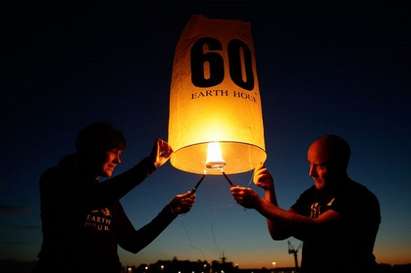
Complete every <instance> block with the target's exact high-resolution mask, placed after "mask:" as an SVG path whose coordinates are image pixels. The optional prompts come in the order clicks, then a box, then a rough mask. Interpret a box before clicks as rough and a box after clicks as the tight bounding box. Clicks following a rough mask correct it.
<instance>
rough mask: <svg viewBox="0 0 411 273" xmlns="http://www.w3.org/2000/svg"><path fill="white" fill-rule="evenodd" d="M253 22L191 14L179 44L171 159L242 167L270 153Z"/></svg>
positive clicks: (228, 169) (188, 164)
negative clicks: (261, 97)
mask: <svg viewBox="0 0 411 273" xmlns="http://www.w3.org/2000/svg"><path fill="white" fill-rule="evenodd" d="M254 52H255V51H254V44H253V40H252V35H251V25H250V23H248V22H243V21H237V20H222V19H208V18H206V17H204V16H199V15H197V16H192V17H191V19H190V21H189V22H188V24H187V25H186V26H185V28H184V30H183V33H182V35H181V37H180V40H179V42H178V44H177V47H176V52H175V57H174V63H173V75H172V81H171V93H170V120H169V138H168V142H169V143H170V145H171V147H173V150H174V153H173V154H172V156H171V164H172V165H173V166H174V167H175V168H177V169H180V170H183V171H187V172H191V173H198V174H222V172H225V173H227V174H230V173H240V172H246V171H249V170H251V169H253V168H254V167H255V166H257V165H258V164H260V163H263V162H264V161H265V159H266V153H265V144H264V128H263V119H262V111H261V99H260V91H259V84H258V78H257V70H256V62H255V53H254Z"/></svg>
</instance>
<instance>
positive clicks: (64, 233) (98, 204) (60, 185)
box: [34, 156, 175, 273]
mask: <svg viewBox="0 0 411 273" xmlns="http://www.w3.org/2000/svg"><path fill="white" fill-rule="evenodd" d="M153 168H154V167H153V166H152V163H151V162H150V161H149V160H143V161H141V162H140V163H139V164H138V165H136V166H135V167H134V168H132V169H130V170H129V171H127V172H125V173H123V174H120V175H119V176H116V177H113V178H111V179H110V181H106V182H98V181H97V180H96V179H95V178H93V177H90V176H88V175H87V174H86V173H84V172H83V171H82V170H81V169H80V168H79V166H78V161H77V158H76V157H75V156H69V157H67V158H65V159H64V160H63V161H62V162H61V163H60V164H59V165H58V166H56V167H53V168H50V169H48V170H47V171H46V172H45V173H44V174H43V175H42V177H41V179H40V195H41V220H42V231H43V243H42V248H41V251H40V254H39V261H38V263H37V266H36V267H35V270H34V271H35V272H54V271H56V270H57V271H58V272H70V273H72V272H107V273H108V272H110V273H113V272H116V273H117V272H120V271H121V264H120V260H119V257H118V254H117V246H118V245H120V246H121V247H122V248H124V249H126V250H128V251H131V252H134V253H136V252H138V251H139V250H140V249H142V248H143V247H145V246H146V245H147V244H149V243H150V242H151V241H152V240H154V238H156V237H157V236H158V235H159V234H160V233H161V231H162V230H164V228H165V227H167V225H168V224H169V223H170V222H171V221H172V220H173V219H174V217H175V216H174V215H172V214H171V213H170V210H169V209H168V207H167V206H166V207H165V208H164V209H163V210H162V211H161V212H160V213H159V214H158V215H157V216H156V217H155V218H154V219H153V221H151V222H150V223H148V224H147V225H145V226H144V227H142V228H140V229H139V230H135V229H134V227H133V226H132V224H131V222H130V221H129V219H128V217H127V216H126V214H125V213H124V210H123V208H122V206H121V204H120V202H119V200H120V198H121V197H122V196H124V195H125V194H126V193H127V192H129V191H130V190H131V189H132V188H133V187H134V186H136V185H137V184H139V183H140V182H141V181H142V180H143V179H144V178H145V177H146V176H147V175H148V174H149V173H151V172H152V171H153Z"/></svg>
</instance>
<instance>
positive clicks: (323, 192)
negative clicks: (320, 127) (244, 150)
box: [231, 135, 381, 273]
mask: <svg viewBox="0 0 411 273" xmlns="http://www.w3.org/2000/svg"><path fill="white" fill-rule="evenodd" d="M350 154H351V150H350V147H349V145H348V143H347V142H346V141H345V140H344V139H342V138H341V137H339V136H336V135H325V136H322V137H320V138H318V139H316V140H315V141H314V142H313V143H312V144H311V145H310V146H309V148H308V152H307V159H308V164H309V171H308V175H309V176H310V177H311V178H312V179H313V182H314V185H313V186H311V187H310V188H309V189H307V190H306V191H305V192H303V193H302V194H301V195H300V197H299V198H298V200H297V201H296V203H295V204H294V205H293V206H291V208H290V209H289V210H284V209H282V208H280V207H279V206H278V203H277V198H276V194H275V188H274V182H273V178H272V176H271V174H270V173H269V171H268V170H267V169H266V168H265V167H260V168H257V169H256V170H255V172H254V179H253V180H254V183H255V184H256V185H257V186H258V187H261V188H262V189H264V197H263V198H260V197H259V196H258V194H257V193H256V192H255V191H254V190H252V189H251V188H248V187H240V186H233V187H231V193H232V195H233V197H234V199H235V200H236V201H237V202H238V203H239V204H240V205H242V206H244V207H246V208H253V209H256V210H257V211H258V212H259V213H261V214H262V215H263V216H265V217H266V218H267V224H268V230H269V232H270V235H271V237H272V238H273V239H274V240H283V239H286V238H288V237H290V236H293V237H295V238H297V239H299V240H302V241H303V243H304V244H303V253H302V262H301V272H302V273H311V272H312V273H321V272H328V273H333V272H341V273H342V272H373V271H374V270H375V265H376V263H375V257H374V255H373V248H374V242H375V238H376V235H377V231H378V227H379V224H380V221H381V217H380V208H379V202H378V200H377V198H376V197H375V195H374V194H373V193H371V192H370V191H369V190H368V189H367V188H366V187H365V186H363V185H361V184H359V183H357V182H354V181H353V180H351V178H350V177H349V176H348V174H347V167H348V163H349V159H350Z"/></svg>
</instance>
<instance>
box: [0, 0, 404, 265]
mask: <svg viewBox="0 0 411 273" xmlns="http://www.w3.org/2000/svg"><path fill="white" fill-rule="evenodd" d="M134 2H135V3H134V4H130V3H116V2H111V3H101V2H100V1H96V2H95V3H93V2H90V3H88V4H84V3H83V4H82V5H74V4H62V3H58V4H56V3H43V4H41V3H37V2H33V3H31V2H28V3H17V4H10V5H9V6H5V7H4V8H2V14H1V15H2V16H1V26H2V39H1V40H2V42H1V52H0V56H1V64H0V67H1V76H0V79H1V82H0V89H1V91H2V94H3V99H2V107H1V111H2V115H1V116H2V117H3V118H2V125H3V126H2V134H1V140H2V143H4V146H3V148H2V151H3V155H4V156H3V160H2V164H1V165H2V166H1V170H2V172H1V174H2V178H1V179H0V224H1V226H0V230H1V232H0V257H2V258H14V259H23V260H33V259H34V258H35V256H36V254H37V252H38V250H39V247H40V243H41V230H40V217H39V197H38V190H37V181H38V177H39V175H40V174H41V172H42V171H44V170H45V169H46V168H47V167H49V166H51V165H53V164H55V163H56V162H57V161H58V160H59V159H60V158H61V157H62V156H63V155H64V154H67V153H70V152H72V151H73V150H74V144H73V141H74V138H75V136H76V134H77V132H78V130H79V129H80V128H82V127H83V126H85V125H87V124H89V123H90V122H93V121H96V120H109V121H112V122H113V123H114V125H115V126H117V127H118V128H120V129H122V130H123V131H124V133H125V135H126V137H127V139H128V143H129V145H128V149H127V150H126V152H125V164H123V166H122V167H121V168H120V169H119V171H121V170H125V169H127V168H129V167H130V166H132V165H133V164H135V163H136V162H138V161H139V160H140V159H142V158H143V157H144V156H145V155H146V154H147V153H148V152H149V151H150V149H151V144H152V141H153V139H154V138H156V137H162V138H164V139H167V129H168V110H169V109H168V103H169V85H170V80H171V72H172V71H171V68H172V60H173V54H174V49H175V45H176V42H177V40H178V38H179V35H180V31H181V30H182V28H183V27H184V25H185V23H186V22H187V21H188V19H189V17H190V15H191V14H204V15H208V16H214V17H219V18H236V19H243V20H249V21H250V22H251V24H252V31H253V34H254V42H255V46H256V54H257V68H258V75H259V80H260V90H261V96H262V107H263V118H264V125H265V139H266V149H267V154H268V161H267V166H268V167H269V169H270V170H271V171H272V173H273V176H274V177H275V180H276V185H277V190H278V195H279V201H280V204H281V205H282V206H283V207H285V208H288V207H289V206H290V205H292V203H293V202H294V201H295V199H296V198H297V197H298V195H299V194H300V193H301V192H302V191H303V190H304V189H306V188H307V187H309V186H310V185H311V181H310V179H309V178H308V176H307V163H306V158H305V153H306V148H307V146H308V144H309V143H310V142H311V141H312V140H313V139H314V138H315V137H317V136H319V135H321V134H324V133H335V134H339V135H341V136H343V137H345V138H346V139H347V140H348V142H349V143H350V144H351V148H352V151H353V153H352V161H351V165H350V168H349V171H350V174H351V177H352V178H353V179H354V180H357V181H359V182H361V183H363V184H364V185H366V186H367V187H368V188H369V189H370V190H372V191H373V192H374V193H375V194H376V195H377V197H378V198H379V200H380V203H381V209H382V224H381V226H380V232H379V234H378V237H377V242H376V247H375V254H376V256H377V260H378V261H379V262H389V263H405V262H407V263H409V262H411V256H410V254H409V248H410V246H411V240H410V236H409V231H410V228H411V220H410V219H411V215H410V212H409V209H408V208H409V207H411V201H410V199H409V196H410V195H411V186H410V180H411V179H410V178H411V175H410V172H409V166H410V163H411V158H410V157H411V156H410V154H411V143H410V140H409V138H410V133H411V126H410V118H409V117H410V112H411V110H410V105H411V104H410V103H411V95H410V90H411V83H410V79H411V77H410V76H411V75H410V63H411V54H410V52H411V48H410V37H411V35H410V29H411V28H410V27H411V24H410V18H411V17H410V10H409V9H408V8H407V7H405V6H392V4H389V2H386V3H384V2H380V1H373V2H370V3H362V4H358V3H355V4H354V3H350V2H341V3H340V4H338V5H331V4H330V3H327V2H322V3H320V2H318V3H316V4H313V3H310V4H307V3H305V4H304V2H301V3H299V2H293V3H289V4H276V3H273V4H272V7H268V6H263V5H261V4H258V3H253V4H251V3H252V2H251V1H250V2H247V1H192V3H190V4H187V3H184V2H181V1H180V2H178V1H177V3H178V4H177V3H167V4H165V3H161V2H157V3H150V4H148V3H146V4H137V1H134ZM147 2H148V1H147ZM170 2H171V1H170ZM254 2H258V1H254ZM250 175H251V174H244V175H238V176H234V177H233V179H234V180H236V181H238V182H239V183H241V184H248V183H249V179H250ZM195 180H196V176H194V175H191V174H186V173H183V172H181V171H178V170H175V169H173V168H172V167H171V166H169V165H168V166H166V167H164V168H162V169H160V170H159V171H158V172H157V173H155V174H154V175H153V176H152V177H150V178H148V179H147V181H146V182H145V183H144V184H143V185H142V186H140V187H138V188H136V189H134V190H133V191H132V192H130V193H129V194H128V195H127V196H126V197H125V198H124V199H123V200H122V203H123V204H124V207H125V209H126V211H127V213H128V215H129V216H130V218H131V220H132V222H133V223H134V224H135V226H136V227H139V226H142V225H143V224H144V223H145V222H147V221H148V220H149V219H151V218H152V217H154V215H155V214H156V213H157V212H158V211H159V210H160V209H161V207H162V206H163V205H165V204H166V202H167V201H168V200H169V199H170V198H171V197H172V196H173V195H174V194H177V193H179V192H181V191H185V190H188V189H189V188H191V187H192V186H193V184H194V183H195ZM359 205H360V204H359ZM223 251H224V253H225V255H226V256H227V257H228V258H229V259H230V260H233V261H234V262H236V263H238V264H239V265H240V266H242V267H250V266H258V267H260V266H266V267H269V266H270V265H271V261H278V263H279V265H291V264H292V263H293V261H292V258H291V256H289V255H288V254H287V244H286V242H285V241H284V242H273V241H272V240H271V239H270V238H269V236H268V233H267V232H266V229H265V223H264V219H263V218H262V217H260V216H259V215H257V213H255V212H254V211H249V210H247V211H244V210H243V209H242V208H240V207H238V206H237V205H236V204H235V202H234V201H233V200H232V198H231V196H230V194H229V191H228V187H227V184H226V182H225V181H224V180H223V179H221V178H219V177H210V178H208V179H207V180H206V181H205V182H204V184H203V185H201V188H200V190H199V192H198V195H197V203H196V204H195V207H194V208H193V210H192V211H191V212H190V213H189V214H187V215H185V216H183V217H180V218H179V219H177V220H176V221H175V222H174V223H173V224H172V225H171V226H170V227H169V228H168V229H167V230H166V231H165V232H164V233H163V234H162V235H161V236H160V237H159V238H158V239H157V240H156V241H155V242H154V243H153V244H152V245H150V246H149V247H147V248H146V249H144V250H143V251H141V252H140V253H139V254H137V255H131V254H126V253H125V252H121V258H122V261H123V262H124V263H136V264H139V263H142V262H152V261H155V260H157V259H168V258H172V257H173V256H177V257H179V258H182V259H183V258H187V259H193V260H194V259H198V258H201V259H208V260H211V259H216V258H218V257H219V256H220V255H221V254H222V252H223Z"/></svg>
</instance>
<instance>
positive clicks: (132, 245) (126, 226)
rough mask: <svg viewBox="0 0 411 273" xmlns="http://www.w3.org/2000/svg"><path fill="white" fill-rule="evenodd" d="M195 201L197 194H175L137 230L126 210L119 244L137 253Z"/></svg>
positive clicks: (120, 225) (123, 215)
mask: <svg viewBox="0 0 411 273" xmlns="http://www.w3.org/2000/svg"><path fill="white" fill-rule="evenodd" d="M194 201H195V194H194V193H192V192H186V193H183V194H179V195H177V196H175V197H174V198H173V199H172V200H171V202H170V203H169V204H168V205H167V206H165V207H164V208H163V210H162V211H161V212H160V213H159V214H158V215H157V216H156V217H155V218H154V219H153V220H152V221H151V222H150V223H148V224H147V225H145V226H143V227H142V228H140V229H138V230H135V229H134V227H133V226H132V224H131V223H130V221H129V220H128V218H127V216H126V215H125V214H124V211H122V210H121V214H122V215H121V217H122V219H123V221H121V222H122V223H121V224H119V228H120V229H119V231H118V233H117V234H118V236H119V244H120V246H121V247H122V248H124V249H125V250H128V251H130V252H132V253H137V252H139V251H140V250H142V249H143V248H144V247H146V246H147V245H149V244H150V243H151V242H152V241H154V240H155V239H156V238H157V237H158V236H159V235H160V234H161V232H163V230H164V229H166V228H167V226H168V225H169V224H170V223H171V222H172V221H173V220H174V219H175V218H176V217H177V216H178V215H179V214H182V213H186V212H188V211H189V210H190V209H191V207H192V205H193V204H194Z"/></svg>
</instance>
